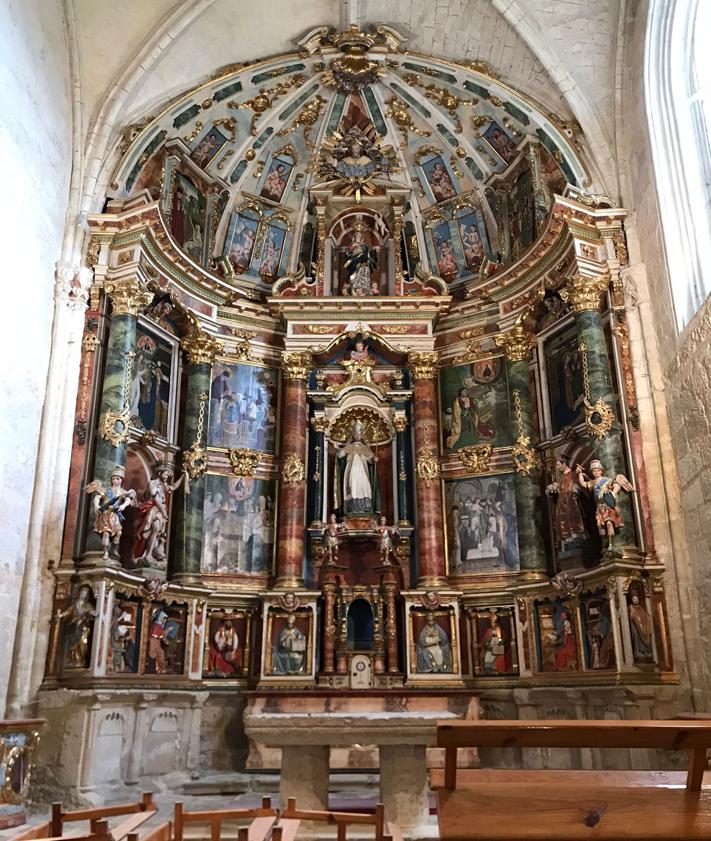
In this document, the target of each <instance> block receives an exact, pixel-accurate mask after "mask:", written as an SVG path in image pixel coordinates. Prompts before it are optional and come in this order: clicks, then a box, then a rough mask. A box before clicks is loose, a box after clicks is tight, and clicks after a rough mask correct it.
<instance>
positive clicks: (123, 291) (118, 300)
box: [104, 277, 153, 315]
mask: <svg viewBox="0 0 711 841" xmlns="http://www.w3.org/2000/svg"><path fill="white" fill-rule="evenodd" d="M104 292H106V294H107V295H108V296H109V298H110V299H111V305H112V306H113V308H114V314H115V315H138V313H139V312H141V310H143V309H145V308H146V307H147V306H148V304H150V302H151V301H152V300H153V293H152V292H150V291H149V290H148V289H146V287H145V286H144V285H143V284H142V283H141V281H140V280H139V279H138V278H137V277H128V278H124V279H122V280H107V281H106V282H105V283H104Z"/></svg>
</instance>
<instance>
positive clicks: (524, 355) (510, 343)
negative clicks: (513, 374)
mask: <svg viewBox="0 0 711 841" xmlns="http://www.w3.org/2000/svg"><path fill="white" fill-rule="evenodd" d="M494 341H495V342H496V346H497V347H500V348H503V349H504V353H505V354H506V358H507V359H508V361H509V362H521V361H522V360H524V359H528V356H529V354H530V353H531V348H532V347H533V346H534V345H535V344H536V337H535V335H534V334H533V333H530V332H529V331H528V330H526V328H525V327H524V326H523V325H522V324H520V323H518V322H516V324H515V325H514V326H513V327H512V328H511V330H508V331H507V332H506V333H502V334H501V335H500V336H497V337H496V339H495V340H494Z"/></svg>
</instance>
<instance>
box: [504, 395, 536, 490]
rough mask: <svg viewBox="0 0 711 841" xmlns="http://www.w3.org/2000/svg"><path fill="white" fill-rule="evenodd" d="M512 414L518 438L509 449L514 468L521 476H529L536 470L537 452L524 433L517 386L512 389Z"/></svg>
mask: <svg viewBox="0 0 711 841" xmlns="http://www.w3.org/2000/svg"><path fill="white" fill-rule="evenodd" d="M513 401H514V416H515V420H516V429H517V431H518V438H517V439H516V441H515V442H514V445H513V447H512V449H511V455H512V457H513V464H514V470H515V471H516V473H518V474H520V475H521V476H530V475H531V474H532V473H533V472H535V471H536V470H538V465H539V461H538V453H537V452H536V450H535V449H534V447H532V446H531V439H530V437H529V436H528V435H526V430H525V427H524V423H523V410H522V408H521V393H520V392H519V390H518V389H517V388H515V389H514V390H513Z"/></svg>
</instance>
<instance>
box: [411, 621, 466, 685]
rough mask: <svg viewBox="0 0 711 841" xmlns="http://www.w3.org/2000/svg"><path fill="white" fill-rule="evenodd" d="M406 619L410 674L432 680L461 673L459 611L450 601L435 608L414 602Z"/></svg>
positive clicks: (419, 678) (420, 678)
mask: <svg viewBox="0 0 711 841" xmlns="http://www.w3.org/2000/svg"><path fill="white" fill-rule="evenodd" d="M407 621H408V623H409V627H408V634H407V636H408V643H409V645H408V675H409V676H411V677H415V678H416V679H418V680H422V679H424V680H433V681H436V680H437V679H438V678H439V679H440V680H441V678H442V677H443V676H445V675H448V676H458V675H460V674H461V665H460V662H459V642H458V640H457V614H456V611H455V610H454V609H453V608H452V607H451V606H449V605H446V606H445V605H442V606H441V607H438V608H436V609H434V610H429V609H427V608H425V607H414V606H412V607H410V608H409V610H408V612H407Z"/></svg>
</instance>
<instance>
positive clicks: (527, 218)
mask: <svg viewBox="0 0 711 841" xmlns="http://www.w3.org/2000/svg"><path fill="white" fill-rule="evenodd" d="M506 222H507V231H508V239H509V252H510V254H511V259H512V260H517V259H518V258H519V257H520V256H521V255H522V254H523V252H524V251H525V250H526V249H527V248H528V247H529V246H530V245H532V244H533V241H534V239H535V238H536V202H535V199H534V195H533V179H532V177H531V171H530V170H529V169H526V170H524V171H523V172H522V173H521V174H520V175H519V177H518V178H517V179H516V181H515V182H514V184H513V186H512V188H511V190H510V191H509V194H508V197H507V220H506Z"/></svg>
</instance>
